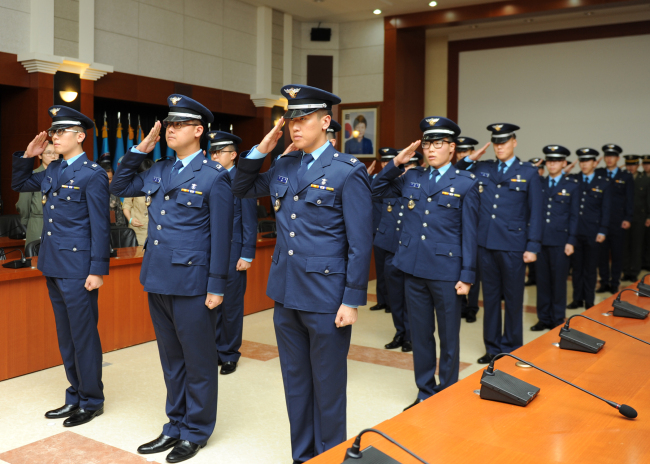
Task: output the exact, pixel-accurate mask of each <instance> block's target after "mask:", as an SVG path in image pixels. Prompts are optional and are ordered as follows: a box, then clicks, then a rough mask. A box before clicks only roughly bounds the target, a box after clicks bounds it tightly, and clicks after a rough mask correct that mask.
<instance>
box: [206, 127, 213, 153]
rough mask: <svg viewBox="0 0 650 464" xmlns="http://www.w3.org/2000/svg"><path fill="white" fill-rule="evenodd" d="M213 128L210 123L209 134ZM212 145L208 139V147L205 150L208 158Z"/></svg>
mask: <svg viewBox="0 0 650 464" xmlns="http://www.w3.org/2000/svg"><path fill="white" fill-rule="evenodd" d="M211 127H212V125H211V124H210V123H208V134H209V133H210V131H211V130H212V129H211ZM211 145H212V144H211V143H210V138H209V137H208V146H207V147H206V148H205V150H206V151H205V156H207V157H208V158H209V157H210V146H211Z"/></svg>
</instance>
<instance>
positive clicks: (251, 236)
mask: <svg viewBox="0 0 650 464" xmlns="http://www.w3.org/2000/svg"><path fill="white" fill-rule="evenodd" d="M229 173H230V182H231V184H232V182H233V181H234V180H235V174H236V173H237V167H233V168H232V169H231V170H230V171H229ZM233 206H234V210H233V226H232V246H231V248H230V261H231V262H235V263H236V262H237V261H239V258H248V259H255V248H256V246H257V201H256V200H255V199H254V198H244V199H242V198H237V197H235V196H233Z"/></svg>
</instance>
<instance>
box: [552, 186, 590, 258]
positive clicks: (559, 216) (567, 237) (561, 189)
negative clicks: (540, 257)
mask: <svg viewBox="0 0 650 464" xmlns="http://www.w3.org/2000/svg"><path fill="white" fill-rule="evenodd" d="M548 179H549V178H548V177H544V178H542V194H543V195H542V196H543V198H544V221H543V222H542V227H543V233H542V245H544V246H564V245H566V244H567V243H568V244H570V245H575V244H576V239H577V235H578V218H579V217H580V203H581V202H580V193H581V192H580V185H579V184H578V180H577V179H575V178H569V177H567V176H566V175H564V176H562V179H560V181H559V182H558V184H557V185H556V186H555V187H553V188H552V189H551V187H549V180H548ZM583 209H584V208H583Z"/></svg>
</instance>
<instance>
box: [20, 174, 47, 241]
mask: <svg viewBox="0 0 650 464" xmlns="http://www.w3.org/2000/svg"><path fill="white" fill-rule="evenodd" d="M41 171H45V166H44V165H42V164H41V165H40V166H39V167H38V168H36V169H35V170H34V172H41ZM41 197H42V195H41V194H40V192H38V193H37V192H22V193H21V194H20V196H19V197H18V202H17V203H16V210H17V211H18V214H20V220H21V222H22V224H23V225H24V226H25V227H26V228H27V235H26V236H25V243H26V244H27V243H30V242H33V241H35V240H40V238H41V232H42V231H43V204H42V203H41Z"/></svg>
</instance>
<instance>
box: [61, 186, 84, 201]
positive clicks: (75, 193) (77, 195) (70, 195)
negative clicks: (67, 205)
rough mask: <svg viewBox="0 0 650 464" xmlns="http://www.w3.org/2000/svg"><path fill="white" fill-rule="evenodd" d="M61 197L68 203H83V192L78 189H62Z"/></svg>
mask: <svg viewBox="0 0 650 464" xmlns="http://www.w3.org/2000/svg"><path fill="white" fill-rule="evenodd" d="M59 196H61V197H63V198H64V199H65V200H66V201H74V202H76V203H78V202H80V201H81V190H76V189H67V188H66V189H61V191H59Z"/></svg>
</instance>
